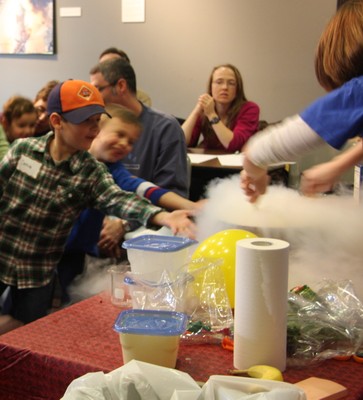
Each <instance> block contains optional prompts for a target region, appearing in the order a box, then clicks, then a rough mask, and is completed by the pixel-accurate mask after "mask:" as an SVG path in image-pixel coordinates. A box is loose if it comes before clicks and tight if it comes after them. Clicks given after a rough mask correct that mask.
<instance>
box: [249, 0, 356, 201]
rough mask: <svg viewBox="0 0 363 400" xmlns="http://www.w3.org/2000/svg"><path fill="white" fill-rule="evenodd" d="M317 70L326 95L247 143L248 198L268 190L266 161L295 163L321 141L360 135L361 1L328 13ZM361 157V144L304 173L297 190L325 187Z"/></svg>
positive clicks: (334, 143) (308, 191) (333, 142)
mask: <svg viewBox="0 0 363 400" xmlns="http://www.w3.org/2000/svg"><path fill="white" fill-rule="evenodd" d="M315 73H316V76H317V79H318V81H319V83H320V85H321V86H322V87H323V88H324V89H325V90H326V91H327V92H329V93H328V94H326V95H325V96H323V97H321V98H319V99H318V100H316V101H315V102H313V103H312V104H311V105H310V106H308V107H307V108H306V109H305V110H304V111H303V112H301V113H300V114H299V115H295V116H293V117H291V118H289V119H286V120H285V121H283V123H281V124H279V125H275V126H273V127H271V128H268V129H266V130H265V131H263V132H262V133H261V134H258V135H256V136H254V137H253V138H251V140H250V141H249V142H248V144H247V148H246V149H245V157H244V163H243V171H242V172H241V187H242V189H243V190H244V191H245V193H246V195H247V197H248V198H249V200H250V201H251V202H255V201H256V200H257V198H258V197H259V196H260V195H261V194H263V193H265V191H266V188H267V184H268V176H267V167H268V165H269V164H273V163H276V162H281V161H294V160H296V159H297V158H298V157H299V156H301V155H303V154H304V153H307V152H309V151H311V150H313V149H314V148H317V147H318V146H320V145H321V144H322V143H324V141H325V142H327V143H328V144H330V145H331V146H333V147H334V148H336V149H339V148H341V147H342V146H343V145H344V143H345V142H346V141H347V140H348V139H351V138H354V137H355V136H362V135H363V1H361V0H351V1H348V2H346V3H344V4H342V5H341V6H340V8H339V9H338V11H337V12H336V14H335V15H334V16H333V17H332V19H331V20H330V22H329V23H328V25H327V27H326V28H325V30H324V32H323V34H322V36H321V38H320V40H319V43H318V47H317V52H316V56H315ZM362 156H363V148H362V143H359V144H357V145H356V147H353V148H350V149H348V150H347V151H345V152H343V153H342V154H340V155H339V156H338V157H336V158H334V159H333V160H332V161H330V162H329V163H324V164H320V165H317V166H315V167H313V168H311V169H309V170H307V171H304V173H303V175H302V177H301V191H302V192H303V193H305V194H309V195H312V194H315V193H317V192H319V191H321V190H327V189H328V188H329V187H330V186H331V185H332V184H333V183H334V182H335V180H336V179H337V177H338V176H339V175H341V174H342V173H343V172H344V171H346V170H347V169H348V168H350V167H352V166H354V164H355V163H356V162H357V161H358V160H359V159H360V158H361V157H362Z"/></svg>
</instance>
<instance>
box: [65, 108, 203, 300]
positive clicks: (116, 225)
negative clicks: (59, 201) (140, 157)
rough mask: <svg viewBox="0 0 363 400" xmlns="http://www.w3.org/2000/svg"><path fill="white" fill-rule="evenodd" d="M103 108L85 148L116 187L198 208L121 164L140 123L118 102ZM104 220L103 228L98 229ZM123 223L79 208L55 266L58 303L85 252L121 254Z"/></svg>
mask: <svg viewBox="0 0 363 400" xmlns="http://www.w3.org/2000/svg"><path fill="white" fill-rule="evenodd" d="M106 111H107V113H108V114H109V115H111V117H112V118H111V119H110V118H108V117H107V116H106V115H103V116H102V117H101V122H100V133H99V134H98V136H97V137H96V138H95V139H94V141H93V142H92V145H91V147H90V150H89V152H90V153H91V154H92V155H93V156H94V157H95V158H96V159H97V160H99V161H102V162H104V163H105V164H106V165H107V168H108V170H109V172H110V173H111V174H112V176H113V178H114V180H115V182H116V183H117V184H118V185H119V186H120V188H121V189H123V190H127V191H130V192H135V193H137V194H138V195H139V196H141V197H145V198H147V199H148V200H150V201H151V202H152V203H153V204H155V205H158V206H160V207H164V208H166V209H168V210H177V209H188V210H198V209H199V208H200V207H201V204H202V203H201V202H199V203H195V202H193V201H190V200H188V199H186V198H184V197H182V196H180V195H178V194H176V193H174V192H172V191H170V190H167V189H163V188H160V187H158V186H156V185H155V184H153V183H151V182H148V181H145V180H144V179H142V178H139V177H136V176H134V175H132V174H131V173H130V172H129V171H128V170H127V169H126V168H125V167H124V165H123V164H122V162H121V161H120V160H121V159H123V158H124V157H125V156H126V155H127V154H129V152H130V151H131V150H132V147H133V144H134V143H135V142H136V141H137V139H138V138H139V135H140V133H141V131H142V125H141V122H140V120H139V119H138V117H137V116H136V115H135V114H134V113H132V112H131V111H129V110H128V109H126V108H124V107H122V106H120V105H119V104H109V105H107V106H106ZM105 220H106V221H107V228H105V229H102V226H103V223H104V221H105ZM127 225H128V222H127V221H124V220H121V219H118V218H116V219H115V218H108V217H107V216H106V217H105V214H104V213H102V212H101V211H99V210H96V209H87V210H85V211H83V212H82V214H81V216H80V217H79V218H78V220H77V222H76V224H75V225H74V227H73V229H72V232H71V235H70V237H69V238H68V241H67V246H66V250H65V252H64V254H63V257H62V259H61V261H60V263H59V264H58V268H57V271H58V279H59V283H60V286H61V289H62V303H67V302H69V300H70V299H69V296H68V295H67V287H68V286H69V284H70V283H71V282H72V281H73V279H74V278H75V277H76V275H78V274H81V273H82V272H83V269H84V262H85V255H86V253H87V254H89V255H92V256H95V257H99V256H100V253H101V254H102V255H106V256H109V257H113V258H119V257H120V256H121V248H120V241H121V240H122V238H123V236H124V234H125V226H127ZM105 231H107V232H105ZM110 232H112V234H110Z"/></svg>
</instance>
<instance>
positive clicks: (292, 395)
mask: <svg viewBox="0 0 363 400" xmlns="http://www.w3.org/2000/svg"><path fill="white" fill-rule="evenodd" d="M141 399H146V400H240V399H243V400H306V396H305V393H304V391H303V390H302V389H300V388H298V387H297V386H294V385H292V384H290V383H285V382H277V381H267V380H262V379H254V378H243V377H236V376H222V375H213V376H211V377H210V378H209V380H208V382H206V383H205V384H204V385H203V388H201V387H200V386H199V385H198V384H197V382H195V381H194V380H193V379H192V378H191V376H190V375H188V374H187V373H185V372H181V371H177V370H175V369H172V368H165V367H160V366H158V365H153V364H148V363H145V362H141V361H136V360H132V361H130V362H128V363H127V364H125V365H123V366H122V367H120V368H118V369H115V370H114V371H112V372H110V373H108V374H104V373H103V372H91V373H88V374H86V375H83V376H81V377H79V378H77V379H75V380H74V381H73V382H72V383H71V384H70V385H69V386H68V388H67V390H66V392H65V393H64V396H63V397H62V399H61V400H141Z"/></svg>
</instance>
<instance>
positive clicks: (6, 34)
mask: <svg viewBox="0 0 363 400" xmlns="http://www.w3.org/2000/svg"><path fill="white" fill-rule="evenodd" d="M54 3H55V0H0V54H25V55H26V54H45V55H47V54H55V4H54Z"/></svg>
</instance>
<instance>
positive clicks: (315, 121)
mask: <svg viewBox="0 0 363 400" xmlns="http://www.w3.org/2000/svg"><path fill="white" fill-rule="evenodd" d="M300 117H301V118H302V119H303V120H304V121H305V122H306V124H307V125H309V126H310V128H311V129H313V130H314V131H315V132H316V133H317V134H318V135H319V136H320V137H321V138H322V139H323V140H325V141H326V142H327V143H328V144H330V145H331V146H333V147H334V148H336V149H340V148H341V147H342V146H343V145H344V143H345V142H346V141H347V140H348V139H351V138H353V137H355V136H362V134H363V76H361V77H358V78H353V79H351V80H350V81H349V82H347V83H345V84H344V85H342V86H341V87H340V88H338V89H335V90H333V91H332V92H329V93H328V94H327V95H325V96H323V97H321V98H319V99H317V100H316V101H314V102H313V103H312V104H311V105H310V106H308V107H307V108H306V109H305V110H304V111H303V112H302V113H301V114H300Z"/></svg>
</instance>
